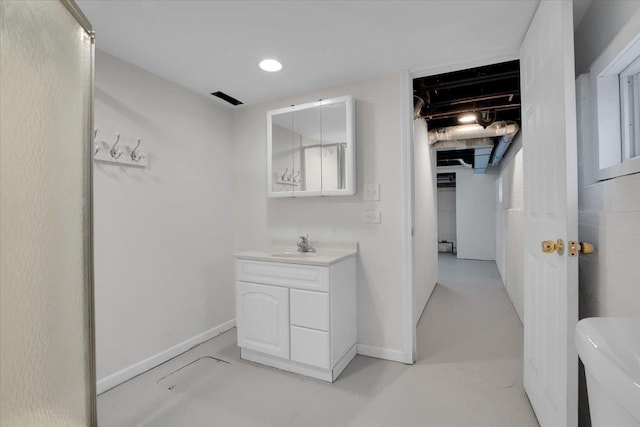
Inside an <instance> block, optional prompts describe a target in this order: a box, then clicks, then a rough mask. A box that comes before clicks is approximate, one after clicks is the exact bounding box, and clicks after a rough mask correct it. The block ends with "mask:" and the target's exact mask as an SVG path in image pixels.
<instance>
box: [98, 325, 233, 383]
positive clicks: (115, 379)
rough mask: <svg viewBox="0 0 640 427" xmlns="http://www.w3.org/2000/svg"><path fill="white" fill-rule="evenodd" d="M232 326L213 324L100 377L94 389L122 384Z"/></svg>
mask: <svg viewBox="0 0 640 427" xmlns="http://www.w3.org/2000/svg"><path fill="white" fill-rule="evenodd" d="M234 326H236V320H235V319H231V320H228V321H226V322H224V323H222V324H221V325H218V326H214V327H213V328H211V329H209V330H208V331H204V332H202V333H200V334H198V335H196V336H194V337H191V338H189V339H187V340H184V341H182V342H181V343H178V344H176V345H174V346H173V347H169V348H168V349H166V350H163V351H161V352H160V353H158V354H155V355H153V356H151V357H148V358H146V359H144V360H141V361H140V362H137V363H134V364H133V365H130V366H127V367H126V368H124V369H121V370H119V371H118V372H116V373H114V374H111V375H108V376H106V377H104V378H101V379H99V380H98V382H97V383H96V391H97V393H98V394H100V393H104V392H105V391H107V390H109V389H112V388H113V387H115V386H117V385H119V384H122V383H123V382H125V381H128V380H130V379H131V378H133V377H135V376H138V375H140V374H142V373H143V372H146V371H148V370H149V369H152V368H155V367H156V366H158V365H161V364H162V363H164V362H166V361H167V360H169V359H172V358H174V357H176V356H178V355H180V354H182V353H184V352H185V351H187V350H189V349H191V348H193V347H195V346H197V345H198V344H202V343H203V342H205V341H208V340H210V339H211V338H214V337H216V336H218V335H220V334H222V333H223V332H226V331H228V330H229V329H231V328H233V327H234Z"/></svg>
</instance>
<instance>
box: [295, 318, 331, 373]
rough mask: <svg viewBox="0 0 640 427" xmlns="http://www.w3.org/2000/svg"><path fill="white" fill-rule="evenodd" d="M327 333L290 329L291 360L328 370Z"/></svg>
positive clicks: (297, 328) (328, 345) (296, 328)
mask: <svg viewBox="0 0 640 427" xmlns="http://www.w3.org/2000/svg"><path fill="white" fill-rule="evenodd" d="M329 347H330V344H329V333H328V332H322V331H316V330H315V329H306V328H299V327H297V326H292V327H291V360H293V361H294V362H300V363H305V364H307V365H311V366H317V367H318V368H324V369H329V368H331V366H330V365H331V363H330V359H331V358H330V356H329V354H330V351H329V350H330V348H329Z"/></svg>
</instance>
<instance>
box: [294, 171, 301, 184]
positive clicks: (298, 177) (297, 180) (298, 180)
mask: <svg viewBox="0 0 640 427" xmlns="http://www.w3.org/2000/svg"><path fill="white" fill-rule="evenodd" d="M293 182H296V183H297V182H300V169H298V173H297V174H296V176H294V177H293Z"/></svg>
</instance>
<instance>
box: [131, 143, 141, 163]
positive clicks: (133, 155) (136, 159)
mask: <svg viewBox="0 0 640 427" xmlns="http://www.w3.org/2000/svg"><path fill="white" fill-rule="evenodd" d="M141 141H142V138H140V137H138V143H137V144H136V146H135V148H134V149H133V151H131V160H133V161H134V162H136V163H137V162H139V161H140V160H142V159H144V155H141V154H138V147H140V142H141Z"/></svg>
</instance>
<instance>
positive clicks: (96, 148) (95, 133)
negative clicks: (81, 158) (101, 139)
mask: <svg viewBox="0 0 640 427" xmlns="http://www.w3.org/2000/svg"><path fill="white" fill-rule="evenodd" d="M97 136H98V128H93V141H92V142H93V155H94V156H95V155H96V154H98V151H100V144H98V143H97V142H96V137H97Z"/></svg>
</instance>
